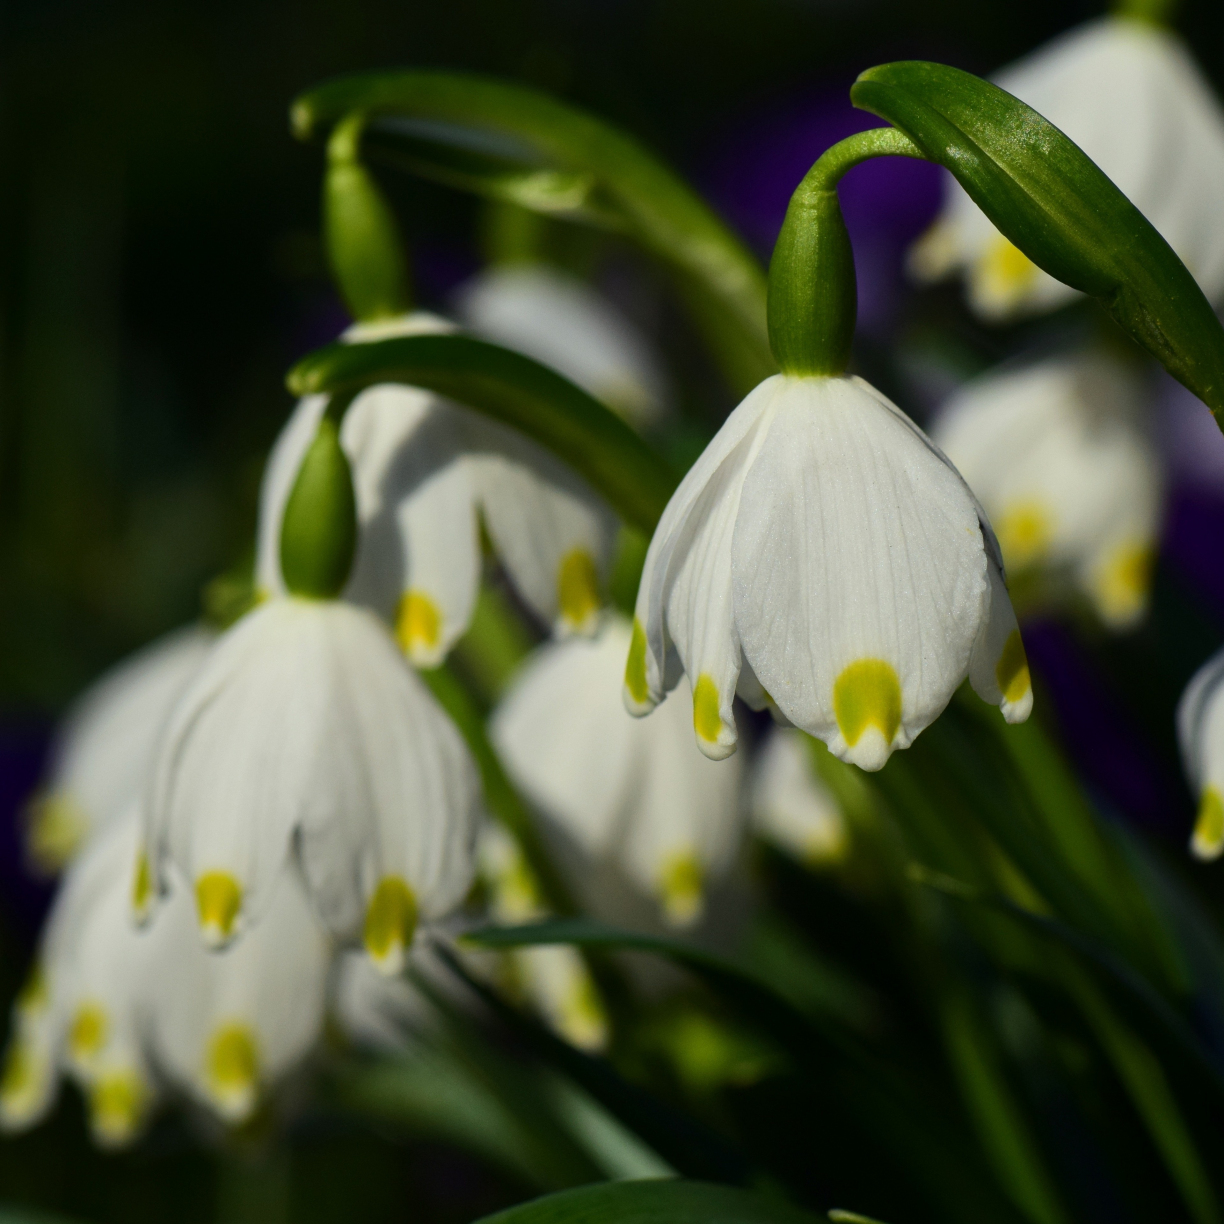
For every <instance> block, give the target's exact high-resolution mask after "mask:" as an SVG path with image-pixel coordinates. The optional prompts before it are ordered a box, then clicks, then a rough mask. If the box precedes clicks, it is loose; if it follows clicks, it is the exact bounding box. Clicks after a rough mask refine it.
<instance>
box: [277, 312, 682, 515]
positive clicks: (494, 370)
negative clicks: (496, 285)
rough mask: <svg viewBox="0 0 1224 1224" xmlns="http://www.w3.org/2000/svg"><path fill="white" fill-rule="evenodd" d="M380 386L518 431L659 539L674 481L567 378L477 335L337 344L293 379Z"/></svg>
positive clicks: (306, 386) (297, 387) (294, 386)
mask: <svg viewBox="0 0 1224 1224" xmlns="http://www.w3.org/2000/svg"><path fill="white" fill-rule="evenodd" d="M377 383H404V384H406V385H408V386H411V387H424V388H425V389H426V390H429V391H436V392H437V393H438V394H439V395H444V396H446V397H447V398H448V399H452V400H457V401H458V402H459V403H461V404H467V405H468V406H469V407H471V408H475V409H477V410H478V411H480V412H483V413H485V414H486V415H487V416H491V417H494V418H495V419H497V420H500V421H504V422H505V423H506V424H507V425H511V426H513V427H514V428H515V429H518V430H521V431H522V432H523V433H525V434H527V435H528V436H529V437H532V438H534V439H535V440H536V441H537V442H540V443H541V444H543V445H544V446H546V447H547V448H548V449H549V450H551V451H552V452H553V453H554V454H555V455H558V456H559V457H560V458H561V459H563V460H565V462H566V463H568V464H569V465H570V466H571V467H572V468H573V469H574V470H575V471H576V472H577V473H578V474H579V475H581V476H583V477H585V478H586V480H587V481H589V482H590V484H591V485H592V486H593V487H594V488H595V489H596V490H597V491H598V492H599V493H601V494H602V495H603V496H604V497H605V498H606V499H607V501H608V502H609V504H610V505H611V506H612V507H613V509H615V510H616V511H617V512H618V513H619V514H620V515H621V517H622V518H623V519H624V520H625V521H626V522H627V523H630V524H632V525H634V526H636V527H641V528H643V529H644V530H646V531H653V530H654V526H655V524H656V523H657V522H658V520H659V516H660V515H661V514H662V513H663V507H664V506H666V505H667V499H668V498H669V497H670V496H671V493H672V490H673V489H674V488H675V484H676V482H675V479H674V478H673V476H672V474H671V472H670V471H668V469H667V467H666V465H665V464H664V463H663V461H662V460H661V459H660V458H659V457H658V456H657V455H656V454H655V453H654V452H653V451H652V450H651V449H650V448H649V447H648V446H647V445H646V444H645V443H644V442H643V441H642V439H641V438H639V437H638V435H637V434H635V433H634V432H633V430H632V429H630V428H629V426H628V425H626V424H625V423H624V422H623V421H622V420H621V419H620V418H619V417H618V416H616V415H615V414H614V413H612V412H611V411H610V410H609V409H607V408H605V407H604V406H603V405H602V404H601V403H600V402H599V401H598V400H596V399H593V398H592V397H591V396H590V395H588V394H587V393H586V392H585V391H583V390H582V389H581V388H580V387H576V386H575V385H574V384H573V383H571V382H570V381H569V380H568V379H566V378H563V377H562V376H561V375H560V374H557V373H555V372H554V371H553V370H550V369H549V368H548V367H547V366H544V365H541V364H540V363H539V362H538V361H532V359H531V358H530V357H524V356H523V355H522V354H520V353H515V352H512V351H511V350H510V349H504V348H501V347H499V346H498V345H496V344H489V343H487V342H485V341H483V340H476V339H473V338H472V337H471V336H456V335H442V336H438V335H427V336H403V337H399V338H397V339H394V340H380V341H377V342H372V343H369V344H332V345H329V346H328V347H327V348H324V349H320V350H319V351H318V352H317V353H312V354H311V355H310V356H309V357H306V358H304V359H303V360H302V361H300V362H298V364H297V365H296V366H295V367H294V368H293V369H292V370H291V371H290V373H289V389H290V390H291V391H292V392H293V393H294V394H295V395H309V394H312V393H314V392H320V391H324V392H333V393H334V392H350V393H351V392H356V391H358V390H360V389H361V388H362V387H368V386H373V385H375V384H377Z"/></svg>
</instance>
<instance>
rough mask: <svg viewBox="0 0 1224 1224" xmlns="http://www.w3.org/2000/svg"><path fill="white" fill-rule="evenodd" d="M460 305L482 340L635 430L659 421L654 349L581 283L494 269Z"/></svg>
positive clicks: (541, 271)
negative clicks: (547, 372)
mask: <svg viewBox="0 0 1224 1224" xmlns="http://www.w3.org/2000/svg"><path fill="white" fill-rule="evenodd" d="M457 306H458V314H459V317H460V319H461V320H462V321H463V322H464V324H465V325H466V326H467V327H469V328H470V329H471V330H472V331H473V332H474V333H475V334H476V335H478V336H483V337H485V338H486V339H487V340H492V341H493V342H494V343H496V344H501V345H504V346H505V347H506V348H512V349H517V350H518V351H519V352H520V353H526V354H527V356H528V357H534V358H535V359H536V360H537V361H540V362H543V363H544V364H545V365H548V366H552V368H553V369H555V370H559V371H560V372H561V373H562V374H564V375H565V376H566V378H568V379H570V381H571V382H574V383H577V385H578V386H580V387H582V388H584V389H585V390H587V391H589V392H590V393H591V394H592V395H593V396H595V398H596V399H599V400H602V401H603V402H604V403H605V404H607V405H608V406H609V407H610V408H613V409H615V410H616V411H617V412H619V413H620V414H621V415H622V416H624V417H625V419H626V420H628V421H629V422H630V423H631V424H632V425H635V426H637V427H638V428H642V427H643V426H648V425H650V424H652V423H653V422H654V421H655V420H657V419H658V416H659V413H660V412H661V411H662V409H663V407H664V405H665V403H666V400H667V393H666V386H665V382H664V378H663V373H662V371H661V370H660V368H659V364H658V361H657V360H656V358H655V356H654V354H653V353H652V352H651V350H650V346H649V345H648V344H647V343H646V340H645V338H644V337H643V336H641V335H640V334H639V333H638V331H637V330H636V329H635V328H634V327H633V325H632V324H631V323H630V322H629V321H628V320H627V319H626V318H624V317H623V316H622V315H621V314H620V313H619V311H617V310H615V309H614V308H613V306H612V305H611V304H610V303H609V302H607V301H606V300H605V299H604V298H603V297H601V296H600V295H599V294H598V293H596V292H595V290H594V289H592V288H591V287H590V286H589V285H588V284H586V282H585V281H582V280H579V279H578V277H576V276H572V275H570V274H569V273H567V272H563V271H561V270H560V269H559V268H552V267H549V266H548V265H547V264H524V263H512V264H506V265H503V266H497V267H491V268H487V269H486V270H485V271H483V272H481V273H480V274H479V275H478V276H476V277H475V278H474V279H473V280H471V281H469V282H468V283H467V284H466V285H464V287H463V288H462V289H461V290H460V292H459V296H458V301H457Z"/></svg>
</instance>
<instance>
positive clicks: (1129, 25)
mask: <svg viewBox="0 0 1224 1224" xmlns="http://www.w3.org/2000/svg"><path fill="white" fill-rule="evenodd" d="M994 80H995V83H996V84H998V85H999V86H1000V87H1001V88H1003V89H1005V90H1007V92H1008V93H1010V94H1013V95H1014V96H1015V97H1017V98H1019V99H1020V100H1021V101H1022V102H1025V103H1027V104H1028V105H1029V106H1031V107H1032V108H1033V109H1034V110H1036V111H1038V112H1039V113H1040V114H1042V115H1044V116H1045V118H1047V119H1048V120H1049V121H1050V122H1051V123H1053V124H1054V125H1055V126H1056V127H1058V128H1060V129H1061V130H1062V131H1063V132H1065V133H1066V134H1067V135H1068V136H1069V137H1070V138H1071V139H1072V140H1073V141H1075V143H1076V144H1078V145H1079V146H1080V148H1081V149H1083V150H1084V152H1085V153H1087V154H1088V156H1089V157H1091V158H1092V160H1093V161H1095V162H1096V163H1097V165H1098V166H1100V167H1101V169H1102V170H1104V171H1105V173H1106V174H1107V175H1109V177H1110V178H1111V179H1112V180H1113V181H1114V183H1116V184H1117V186H1118V187H1119V188H1120V189H1121V190H1122V191H1123V192H1124V193H1125V194H1126V195H1127V196H1128V197H1129V198H1130V200H1131V202H1132V203H1134V205H1135V206H1136V207H1137V208H1138V209H1139V211H1140V212H1142V213H1143V214H1144V216H1146V217H1147V218H1148V220H1149V221H1151V222H1152V224H1153V225H1154V226H1155V227H1156V228H1157V229H1158V230H1159V231H1160V233H1161V234H1162V235H1163V236H1164V238H1165V239H1166V240H1167V241H1168V243H1169V245H1170V246H1171V247H1172V248H1173V250H1174V251H1176V252H1177V254H1178V255H1179V256H1180V257H1181V259H1182V261H1183V262H1184V263H1185V264H1186V266H1187V267H1188V268H1189V269H1190V271H1191V272H1192V273H1193V274H1194V276H1195V279H1196V280H1197V281H1198V283H1199V285H1200V286H1201V287H1202V289H1203V292H1204V293H1206V294H1207V296H1208V297H1209V298H1211V299H1213V300H1218V299H1219V298H1220V296H1221V295H1222V294H1224V216H1222V215H1221V212H1220V208H1219V201H1220V200H1221V199H1224V112H1222V111H1221V108H1220V105H1219V103H1218V102H1217V101H1216V99H1215V97H1214V95H1213V93H1212V91H1211V88H1210V86H1209V85H1208V84H1207V82H1206V81H1205V80H1204V79H1203V76H1202V73H1201V72H1200V71H1199V69H1198V67H1197V66H1196V65H1195V63H1194V60H1193V59H1192V58H1191V56H1190V54H1189V52H1188V51H1187V50H1186V48H1185V47H1184V46H1183V45H1182V43H1181V41H1180V40H1179V39H1178V38H1177V37H1176V36H1175V35H1174V34H1171V33H1169V32H1168V31H1167V30H1162V29H1159V28H1157V27H1156V26H1155V25H1153V24H1151V23H1149V22H1144V21H1135V20H1131V19H1127V18H1120V17H1105V18H1101V19H1099V20H1096V21H1091V22H1088V23H1087V24H1085V25H1082V26H1080V27H1078V28H1077V29H1074V30H1072V31H1071V32H1070V33H1068V34H1064V35H1063V36H1062V37H1060V38H1058V39H1055V40H1054V41H1053V42H1051V43H1049V44H1047V45H1046V46H1044V47H1041V48H1039V49H1038V50H1037V51H1035V52H1033V53H1032V54H1031V55H1029V56H1027V57H1025V58H1024V59H1022V60H1020V61H1019V62H1018V63H1016V64H1013V65H1012V66H1011V67H1010V68H1006V69H1004V70H1003V71H1002V72H1000V73H999V74H997V76H996V77H995V78H994ZM948 193H949V194H948V196H947V199H946V203H945V205H944V208H943V211H942V212H941V214H940V217H939V219H938V220H937V221H936V222H935V224H934V226H932V228H931V229H930V230H929V231H928V232H927V234H926V235H925V236H924V237H923V238H922V239H921V240H920V241H919V243H918V245H917V246H916V247H915V248H914V250H913V252H912V259H911V263H912V266H913V268H914V271H915V272H916V273H917V274H918V275H919V276H921V277H923V278H926V279H937V278H939V277H942V276H944V275H946V274H948V273H950V272H953V271H956V270H958V269H962V268H963V269H965V270H966V271H967V273H968V291H969V302H970V305H971V306H972V307H973V308H974V310H976V311H977V312H978V314H980V315H981V316H982V317H983V318H987V319H999V320H1002V319H1009V318H1014V317H1017V316H1022V315H1029V314H1037V313H1040V312H1042V311H1045V310H1050V309H1053V308H1054V307H1057V306H1061V305H1063V304H1065V303H1066V302H1068V301H1071V300H1073V299H1074V298H1075V297H1077V296H1078V294H1077V292H1076V291H1075V290H1074V289H1071V288H1069V287H1068V286H1067V285H1064V284H1063V283H1062V282H1061V281H1057V280H1055V279H1054V278H1053V277H1052V276H1050V275H1049V274H1048V273H1046V272H1044V271H1042V270H1041V269H1040V268H1038V267H1037V265H1036V264H1034V263H1033V262H1032V261H1031V260H1029V259H1028V257H1027V256H1025V255H1024V254H1023V253H1021V252H1020V251H1019V250H1017V248H1016V247H1014V246H1013V245H1012V244H1011V243H1010V242H1008V240H1007V239H1006V238H1004V237H1003V236H1002V235H1001V234H1000V233H999V232H998V230H996V229H995V228H994V226H993V225H992V224H991V222H990V221H988V220H987V218H986V216H985V214H984V213H983V212H982V211H981V210H980V209H979V208H978V206H977V205H976V204H974V203H973V201H972V200H971V199H970V198H969V196H968V195H967V194H966V192H965V191H964V189H963V188H961V187H960V186H959V185H958V184H957V183H956V182H955V181H953V180H952V179H951V178H950V177H949V178H948Z"/></svg>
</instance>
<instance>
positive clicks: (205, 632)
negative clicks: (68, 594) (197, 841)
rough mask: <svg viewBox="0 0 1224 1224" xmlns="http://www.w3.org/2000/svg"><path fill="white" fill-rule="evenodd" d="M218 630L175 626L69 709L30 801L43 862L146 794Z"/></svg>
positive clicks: (33, 835) (32, 834)
mask: <svg viewBox="0 0 1224 1224" xmlns="http://www.w3.org/2000/svg"><path fill="white" fill-rule="evenodd" d="M214 637H215V634H213V633H212V631H211V630H209V629H207V628H205V627H204V626H202V625H191V626H188V627H187V628H184V629H180V630H178V631H177V632H175V633H170V634H167V635H166V636H165V637H162V638H159V639H158V640H157V641H155V642H153V643H151V644H150V645H148V646H146V647H144V648H143V649H142V650H138V651H137V652H136V653H135V654H133V655H131V656H129V657H128V658H126V659H124V660H123V661H122V662H120V663H118V664H117V665H116V666H114V667H113V668H111V669H110V670H109V671H108V672H106V673H105V674H104V675H103V676H102V677H101V678H100V679H99V680H97V681H96V682H95V683H94V684H93V685H91V686H90V687H89V688H88V689H87V690H86V691H85V692H84V693H83V694H82V695H81V697H79V698H78V699H77V701H76V702H75V703H74V705H73V706H72V707H71V708H70V709H69V711H68V714H67V716H66V717H65V719H64V723H63V725H62V727H61V728H60V731H59V733H58V735H57V737H56V741H55V744H54V746H53V748H52V752H51V766H50V770H49V774H48V778H47V781H46V783H45V785H44V787H43V788H42V790H41V791H40V793H39V794H38V795H37V797H36V798H35V800H34V801H33V803H32V804H31V805H30V818H31V819H30V824H29V828H28V831H27V834H26V845H27V849H28V852H29V855H30V858H31V860H32V861H33V862H34V863H35V864H36V865H37V866H38V867H39V869H41V870H43V871H46V872H49V873H50V872H56V871H59V870H60V869H61V868H62V867H63V866H64V865H65V864H66V863H67V862H68V860H69V859H70V858H71V857H72V856H73V855H74V854H75V853H76V851H77V850H78V848H79V847H80V845H81V844H82V842H83V841H84V840H85V838H86V836H87V835H88V834H89V833H90V832H91V831H92V830H95V829H98V828H101V827H102V826H103V825H105V824H106V823H107V822H108V821H109V820H111V819H112V818H113V817H115V816H117V815H119V813H120V812H122V811H124V810H125V809H126V808H127V807H128V806H129V805H130V804H131V803H133V802H134V801H135V800H136V799H137V798H139V796H140V791H141V787H142V786H143V785H144V780H145V777H146V776H147V774H148V770H149V764H150V762H151V760H152V758H153V748H154V744H155V742H156V739H157V735H158V733H159V732H160V731H161V728H162V726H163V724H164V723H165V721H166V718H167V717H168V716H169V714H170V709H171V707H172V706H173V704H174V702H175V701H176V700H177V698H178V696H179V694H180V693H181V692H182V691H183V689H184V688H186V686H187V682H188V681H189V680H190V679H191V677H192V676H193V675H194V674H195V671H196V669H197V668H198V667H199V666H200V663H201V662H202V661H203V659H204V656H205V655H206V654H207V653H208V648H209V646H210V645H211V644H212V641H213V639H214Z"/></svg>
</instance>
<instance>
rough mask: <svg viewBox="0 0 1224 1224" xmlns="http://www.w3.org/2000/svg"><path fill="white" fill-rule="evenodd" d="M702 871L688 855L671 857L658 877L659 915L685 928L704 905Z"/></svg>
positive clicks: (692, 856)
mask: <svg viewBox="0 0 1224 1224" xmlns="http://www.w3.org/2000/svg"><path fill="white" fill-rule="evenodd" d="M704 891H705V870H704V868H703V867H702V866H701V863H700V862H698V860H697V856H696V855H695V854H693V853H691V852H687V853H683V854H675V855H672V856H671V857H670V858H669V859H668V860H667V861H666V862H665V863H664V864H663V871H662V872H661V873H660V877H659V893H660V895H661V897H662V900H663V914H664V917H666V919H667V921H668V922H670V923H671V924H672V925H673V926H688V925H689V924H690V923H692V922H695V921H696V920H697V919H698V918H699V917H701V911H702V909H703V908H704V906H705V897H704Z"/></svg>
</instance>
